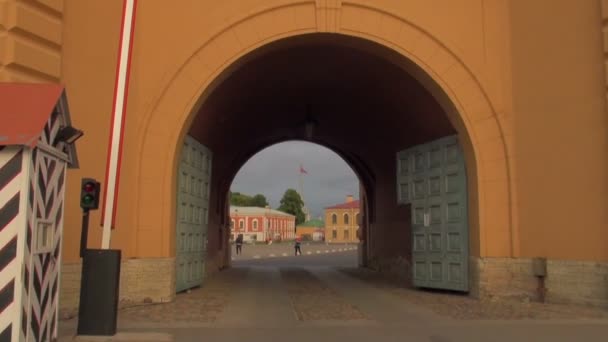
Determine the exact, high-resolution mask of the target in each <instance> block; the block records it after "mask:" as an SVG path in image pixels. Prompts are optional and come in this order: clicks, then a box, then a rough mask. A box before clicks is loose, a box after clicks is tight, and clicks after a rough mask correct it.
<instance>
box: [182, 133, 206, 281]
mask: <svg viewBox="0 0 608 342" xmlns="http://www.w3.org/2000/svg"><path fill="white" fill-rule="evenodd" d="M210 176H211V152H210V151H209V149H207V148H206V147H205V146H203V145H202V144H200V143H199V142H198V141H196V140H194V139H193V138H192V137H190V136H186V139H185V141H184V146H183V147H182V153H181V159H180V165H179V170H178V189H177V215H176V216H177V223H176V232H177V236H176V239H175V241H176V250H175V251H176V253H175V254H176V258H175V259H176V282H175V289H176V291H177V292H179V291H183V290H186V289H189V288H192V287H195V286H198V285H201V284H202V282H203V276H204V274H205V256H206V253H207V251H206V249H207V226H208V212H209V183H210V182H209V180H210Z"/></svg>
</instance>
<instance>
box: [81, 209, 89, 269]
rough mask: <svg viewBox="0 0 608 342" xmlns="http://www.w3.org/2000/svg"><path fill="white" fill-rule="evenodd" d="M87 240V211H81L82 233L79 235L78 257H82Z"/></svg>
mask: <svg viewBox="0 0 608 342" xmlns="http://www.w3.org/2000/svg"><path fill="white" fill-rule="evenodd" d="M88 239H89V209H82V232H81V233H80V257H81V258H82V257H84V251H85V250H86V249H87V240H88Z"/></svg>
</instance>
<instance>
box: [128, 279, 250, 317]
mask: <svg viewBox="0 0 608 342" xmlns="http://www.w3.org/2000/svg"><path fill="white" fill-rule="evenodd" d="M247 272H248V269H245V268H236V269H232V270H230V271H229V272H221V273H220V274H219V275H217V276H215V277H213V278H211V279H210V280H209V282H207V283H206V284H204V285H203V286H202V287H200V288H195V289H192V290H190V291H188V292H184V293H180V294H178V295H177V296H176V297H175V301H173V302H171V303H163V304H148V305H146V304H143V305H137V306H133V307H129V308H123V309H122V310H120V312H119V314H118V320H119V322H121V323H122V325H123V326H125V325H131V326H133V325H138V323H146V324H155V325H168V326H172V325H175V323H179V322H181V323H190V324H191V323H210V322H215V321H216V320H217V318H218V316H219V315H220V314H221V313H222V310H223V309H224V307H225V306H226V304H227V303H228V301H229V300H230V295H231V292H232V291H233V289H234V288H235V287H238V284H239V283H241V282H242V281H243V280H244V279H245V278H246V277H247Z"/></svg>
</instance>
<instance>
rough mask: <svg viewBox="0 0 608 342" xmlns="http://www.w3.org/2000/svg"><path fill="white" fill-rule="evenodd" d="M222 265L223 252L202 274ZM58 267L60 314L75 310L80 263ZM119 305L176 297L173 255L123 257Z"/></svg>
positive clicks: (65, 315)
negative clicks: (139, 257)
mask: <svg viewBox="0 0 608 342" xmlns="http://www.w3.org/2000/svg"><path fill="white" fill-rule="evenodd" d="M224 265H225V262H224V260H223V258H222V255H218V256H217V257H216V258H209V259H208V260H207V263H206V269H205V278H209V277H213V275H214V274H215V273H217V272H218V271H219V270H220V269H222V268H223V267H224ZM61 267H62V269H61V289H60V291H61V292H60V297H59V314H60V318H62V319H66V318H70V317H74V316H76V315H77V314H78V304H79V301H80V280H81V277H80V275H81V271H82V263H81V262H75V263H64V264H62V266H61ZM119 291H120V293H119V296H120V298H119V305H121V306H128V305H131V304H134V303H164V302H170V301H173V300H174V299H175V258H142V259H127V260H123V261H122V263H121V265H120V289H119Z"/></svg>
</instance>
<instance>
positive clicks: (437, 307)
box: [60, 251, 608, 342]
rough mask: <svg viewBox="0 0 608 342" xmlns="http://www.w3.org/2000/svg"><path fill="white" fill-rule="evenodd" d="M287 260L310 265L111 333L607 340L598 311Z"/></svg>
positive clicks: (206, 291) (268, 272) (66, 332)
mask: <svg viewBox="0 0 608 342" xmlns="http://www.w3.org/2000/svg"><path fill="white" fill-rule="evenodd" d="M347 253H354V252H353V251H349V252H347ZM293 258H294V259H298V260H299V261H300V262H302V261H304V260H306V259H308V258H309V259H310V260H311V265H314V266H306V265H304V264H298V266H284V261H285V260H287V259H288V258H274V259H269V260H268V261H267V262H266V263H265V265H255V266H240V267H235V268H232V269H228V270H225V271H223V272H220V273H219V274H218V275H216V276H215V277H213V278H212V279H210V280H209V281H208V282H207V283H206V284H205V285H204V286H203V287H202V288H200V289H195V290H192V291H191V292H190V293H185V294H180V295H178V296H177V298H176V300H175V302H173V303H167V304H158V305H147V306H139V307H132V308H126V309H122V310H121V311H120V314H119V324H118V326H119V332H121V333H125V334H130V333H142V332H155V333H163V334H165V335H163V336H165V337H167V336H168V337H170V338H171V339H173V340H175V341H214V342H215V341H218V342H223V341H239V342H242V341H247V342H268V341H274V340H276V341H285V340H290V341H291V342H294V341H307V342H308V341H310V340H314V341H337V340H344V339H348V340H349V342H358V341H361V342H363V341H365V342H368V341H369V340H373V341H374V342H381V341H400V342H401V341H426V342H465V341H466V342H475V341H480V342H481V341H484V342H485V341H491V342H497V341H498V342H500V341H505V342H507V341H508V342H511V341H535V342H536V341H539V342H540V341H552V342H554V341H585V342H588V341H598V342H599V341H601V342H604V341H606V336H608V315H607V313H606V312H604V311H601V310H597V309H590V308H581V307H574V306H559V305H542V304H538V303H502V302H479V301H476V300H474V299H471V298H468V297H465V296H457V295H453V294H446V293H431V292H426V291H419V290H411V289H406V288H403V287H397V286H395V284H394V283H392V282H390V281H387V280H386V279H385V278H382V277H380V276H378V274H376V273H374V272H371V271H366V270H361V269H355V268H344V267H343V266H338V265H334V266H331V267H329V266H318V265H317V264H316V263H313V262H312V260H313V259H315V258H325V259H326V260H331V259H332V258H328V255H319V256H311V257H308V258H300V257H297V258H296V257H293ZM522 318H523V319H525V320H520V319H522ZM538 318H542V319H538ZM590 318H595V320H593V319H590ZM556 319H558V320H556ZM60 331H61V335H60V336H61V338H60V341H67V340H70V339H71V338H70V335H73V334H74V331H75V320H71V321H68V322H63V321H62V322H60ZM123 336H124V335H123ZM149 336H151V335H149ZM131 340H133V341H135V340H138V341H142V340H141V339H131ZM131 340H130V339H128V338H127V339H122V340H121V341H131ZM165 340H166V339H165ZM146 341H157V339H148V340H146Z"/></svg>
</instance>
